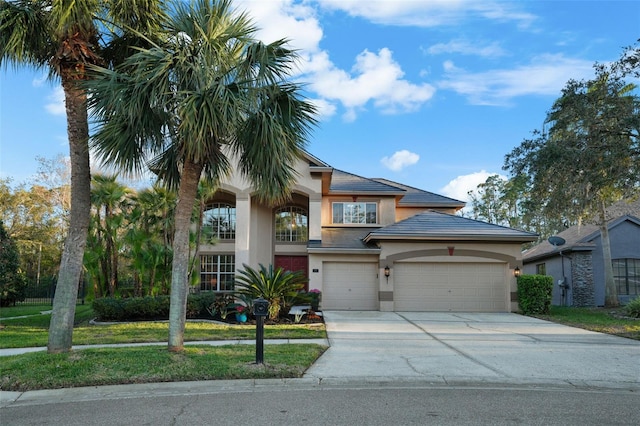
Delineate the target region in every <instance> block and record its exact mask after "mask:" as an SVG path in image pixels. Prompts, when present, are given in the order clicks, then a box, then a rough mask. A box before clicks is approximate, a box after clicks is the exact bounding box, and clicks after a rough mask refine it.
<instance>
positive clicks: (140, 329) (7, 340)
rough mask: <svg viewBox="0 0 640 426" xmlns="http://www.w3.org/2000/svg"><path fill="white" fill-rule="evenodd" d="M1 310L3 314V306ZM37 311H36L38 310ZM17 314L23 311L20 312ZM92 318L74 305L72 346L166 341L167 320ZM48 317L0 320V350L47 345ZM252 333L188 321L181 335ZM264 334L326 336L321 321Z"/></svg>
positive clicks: (248, 335) (271, 327)
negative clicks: (113, 321)
mask: <svg viewBox="0 0 640 426" xmlns="http://www.w3.org/2000/svg"><path fill="white" fill-rule="evenodd" d="M29 308H32V307H29ZM2 311H3V314H2V315H3V317H5V313H4V308H3V310H2ZM36 311H37V312H39V311H38V310H37V309H36ZM19 315H24V314H22V313H19ZM7 316H8V315H7ZM12 316H13V314H12ZM93 317H94V315H93V311H92V310H91V307H90V306H86V305H80V306H78V307H77V308H76V316H75V324H76V326H75V327H74V329H73V344H74V345H93V344H112V343H143V342H166V341H167V338H168V335H169V325H168V323H167V322H162V321H158V322H153V321H140V322H131V323H120V324H109V325H91V324H89V320H90V319H92V318H93ZM50 319H51V316H50V315H36V316H32V317H28V318H19V319H13V320H8V319H6V320H2V325H1V326H0V349H6V348H28V347H38V346H46V345H47V338H48V329H49V321H50ZM255 332H256V327H255V325H226V324H218V323H213V322H206V321H188V322H187V324H186V328H185V335H184V338H185V341H203V340H237V339H255V334H256V333H255ZM264 337H265V339H323V338H325V337H326V332H325V328H324V324H320V323H319V324H281V325H265V327H264Z"/></svg>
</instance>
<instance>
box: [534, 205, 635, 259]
mask: <svg viewBox="0 0 640 426" xmlns="http://www.w3.org/2000/svg"><path fill="white" fill-rule="evenodd" d="M626 221H631V222H633V223H635V224H637V225H638V226H640V219H639V218H637V217H635V216H631V215H623V216H620V217H618V218H615V219H613V220H610V221H609V223H608V225H607V227H608V228H609V230H611V229H613V228H615V227H616V226H618V225H620V224H621V223H623V222H626ZM556 235H557V236H558V237H562V238H563V239H564V240H565V241H566V242H565V244H563V245H562V246H559V247H556V246H554V245H552V244H551V243H550V242H549V241H542V242H541V243H540V244H538V245H536V246H534V247H531V248H530V249H529V250H527V251H525V252H524V253H523V256H522V260H523V261H524V262H532V261H534V260H538V259H542V258H545V257H550V256H554V255H556V254H557V253H559V252H560V251H563V252H567V251H580V250H593V249H594V248H595V243H594V242H593V240H594V239H595V238H597V237H599V236H600V228H599V227H598V226H596V225H593V224H583V225H574V226H571V227H569V228H567V229H565V230H564V231H562V232H560V233H558V234H556Z"/></svg>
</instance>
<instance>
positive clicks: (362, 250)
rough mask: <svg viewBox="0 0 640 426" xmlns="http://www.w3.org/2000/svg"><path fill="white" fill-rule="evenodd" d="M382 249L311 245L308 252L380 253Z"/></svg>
mask: <svg viewBox="0 0 640 426" xmlns="http://www.w3.org/2000/svg"><path fill="white" fill-rule="evenodd" d="M381 251H382V250H381V249H379V248H370V249H365V248H357V249H356V248H346V247H309V248H307V252H308V253H310V254H321V253H327V254H380V252H381Z"/></svg>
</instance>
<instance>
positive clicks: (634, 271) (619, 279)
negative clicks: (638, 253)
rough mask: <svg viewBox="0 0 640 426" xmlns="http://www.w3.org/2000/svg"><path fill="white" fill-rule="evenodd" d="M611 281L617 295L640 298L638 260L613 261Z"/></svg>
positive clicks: (639, 263) (639, 267)
mask: <svg viewBox="0 0 640 426" xmlns="http://www.w3.org/2000/svg"><path fill="white" fill-rule="evenodd" d="M613 279H614V280H615V282H616V287H617V288H618V295H621V296H627V295H628V296H640V259H615V260H614V261H613Z"/></svg>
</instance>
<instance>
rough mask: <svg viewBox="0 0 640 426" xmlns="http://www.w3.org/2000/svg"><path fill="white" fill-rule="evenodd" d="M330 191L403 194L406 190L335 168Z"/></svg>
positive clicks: (339, 192) (334, 192) (359, 193)
mask: <svg viewBox="0 0 640 426" xmlns="http://www.w3.org/2000/svg"><path fill="white" fill-rule="evenodd" d="M329 192H330V193H332V194H357V195H367V194H371V195H374V194H375V195H402V194H404V193H405V192H406V191H405V190H403V189H401V188H398V187H397V186H392V185H387V184H386V183H382V182H376V181H375V180H373V179H367V178H364V177H362V176H358V175H354V174H352V173H347V172H345V171H342V170H338V169H334V170H333V176H332V177H331V186H330V188H329Z"/></svg>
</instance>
